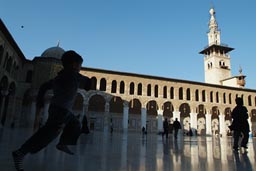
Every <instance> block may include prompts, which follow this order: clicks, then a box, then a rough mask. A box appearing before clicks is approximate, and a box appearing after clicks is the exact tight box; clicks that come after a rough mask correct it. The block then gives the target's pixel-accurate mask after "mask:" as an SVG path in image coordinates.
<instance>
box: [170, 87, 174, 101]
mask: <svg viewBox="0 0 256 171" xmlns="http://www.w3.org/2000/svg"><path fill="white" fill-rule="evenodd" d="M170 99H174V88H173V87H171V89H170Z"/></svg>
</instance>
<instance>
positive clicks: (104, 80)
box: [100, 78, 107, 91]
mask: <svg viewBox="0 0 256 171" xmlns="http://www.w3.org/2000/svg"><path fill="white" fill-rule="evenodd" d="M106 86H107V83H106V79H105V78H102V79H101V80H100V91H106Z"/></svg>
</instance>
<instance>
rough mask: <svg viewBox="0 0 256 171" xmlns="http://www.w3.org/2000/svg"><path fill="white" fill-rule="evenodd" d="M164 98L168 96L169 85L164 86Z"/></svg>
mask: <svg viewBox="0 0 256 171" xmlns="http://www.w3.org/2000/svg"><path fill="white" fill-rule="evenodd" d="M163 98H165V99H166V98H167V87H166V86H164V88H163Z"/></svg>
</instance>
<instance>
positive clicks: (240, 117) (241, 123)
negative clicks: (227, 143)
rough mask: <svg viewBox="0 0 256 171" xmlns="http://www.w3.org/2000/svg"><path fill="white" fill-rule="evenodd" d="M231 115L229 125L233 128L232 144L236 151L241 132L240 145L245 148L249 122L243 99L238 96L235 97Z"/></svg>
mask: <svg viewBox="0 0 256 171" xmlns="http://www.w3.org/2000/svg"><path fill="white" fill-rule="evenodd" d="M231 117H232V119H233V121H232V124H231V126H230V127H229V128H230V129H231V130H233V136H234V144H233V150H234V151H238V141H239V137H240V136H241V134H242V135H243V136H242V137H243V138H242V141H241V147H243V148H245V149H247V143H248V139H249V132H250V130H249V123H248V121H247V119H248V110H247V108H246V107H245V106H243V99H242V98H240V97H238V98H236V107H235V108H234V109H233V111H232V112H231Z"/></svg>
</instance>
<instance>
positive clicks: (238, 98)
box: [236, 97, 244, 105]
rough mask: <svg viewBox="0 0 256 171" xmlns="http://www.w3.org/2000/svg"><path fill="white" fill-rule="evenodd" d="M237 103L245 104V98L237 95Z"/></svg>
mask: <svg viewBox="0 0 256 171" xmlns="http://www.w3.org/2000/svg"><path fill="white" fill-rule="evenodd" d="M236 104H237V105H243V104H244V102H243V99H242V98H241V97H237V98H236Z"/></svg>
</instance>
